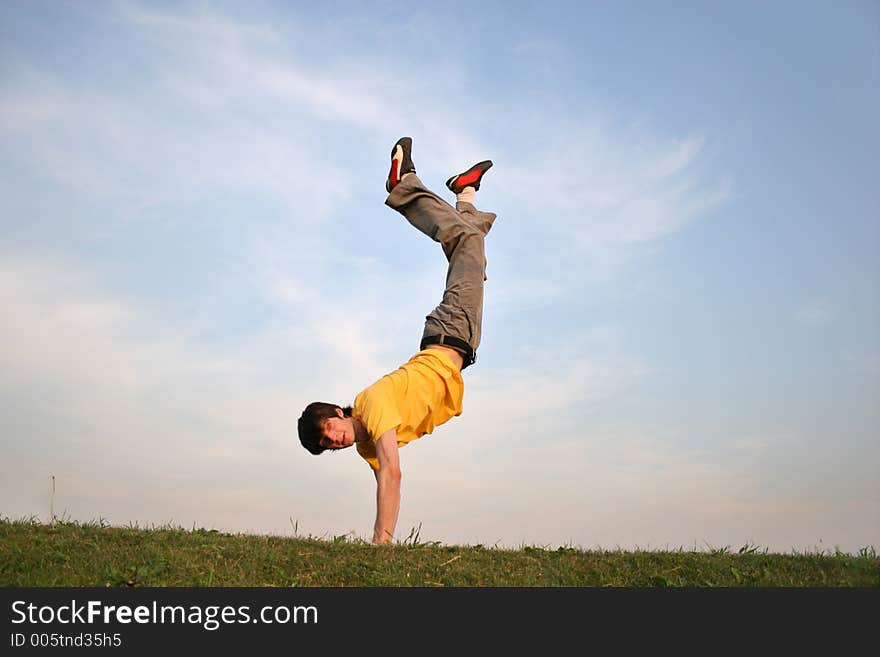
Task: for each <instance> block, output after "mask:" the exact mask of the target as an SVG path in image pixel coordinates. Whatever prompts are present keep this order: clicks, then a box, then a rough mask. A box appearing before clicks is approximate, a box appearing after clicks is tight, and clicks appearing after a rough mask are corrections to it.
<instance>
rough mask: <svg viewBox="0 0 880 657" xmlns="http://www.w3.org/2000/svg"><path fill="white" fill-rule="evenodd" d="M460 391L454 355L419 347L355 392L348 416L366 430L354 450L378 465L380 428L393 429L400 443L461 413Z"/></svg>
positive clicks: (459, 377) (426, 431)
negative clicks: (408, 357) (405, 360)
mask: <svg viewBox="0 0 880 657" xmlns="http://www.w3.org/2000/svg"><path fill="white" fill-rule="evenodd" d="M463 396H464V381H463V380H462V378H461V372H460V371H459V369H458V368H457V367H456V366H455V364H454V363H453V362H452V359H451V358H449V356H447V355H446V354H444V353H443V352H442V351H440V350H439V349H423V350H422V351H420V352H419V353H417V354H416V355H415V356H413V357H412V358H410V359H409V361H407V362H406V363H405V364H404V365H401V366H400V367H399V368H397V369H396V370H395V371H393V372H391V373H390V374H386V375H385V376H383V377H382V378H381V379H379V380H378V381H376V382H375V383H374V384H373V385H371V386H370V387H369V388H366V389H364V390H362V391H361V392H360V394H358V396H357V397H355V400H354V405H353V406H352V416H353V417H355V418H357V419H358V420H360V421H361V422H362V423H363V425H364V427H366V429H367V433H368V434H369V435H370V440H369V441H364V442H359V443H357V451H358V454H360V455H361V456H362V457H364V459H365V460H366V461H367V463H369V464H370V466H371V467H372V468H373V469H374V470H378V469H379V461H378V459H377V458H376V441H377V440H379V437H380V436H381V435H382V434H383V433H385V432H386V431H389V430H391V429H397V444H398V445H399V446H400V447H403V446H404V445H406V444H407V443H410V442H412V441H413V440H415V439H416V438H421V437H422V436H424V435H425V434H426V433H431V432H432V431H433V430H434V428H435V427H437V426H439V425H441V424H443V423H444V422H446V421H447V420H449V419H450V418H452V417H455V416H457V415H461V401H462V397H463Z"/></svg>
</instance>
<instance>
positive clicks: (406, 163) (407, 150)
mask: <svg viewBox="0 0 880 657" xmlns="http://www.w3.org/2000/svg"><path fill="white" fill-rule="evenodd" d="M415 172H416V167H415V165H414V164H413V162H412V137H401V138H400V139H398V140H397V143H396V144H394V148H392V149H391V171H389V172H388V180H386V181H385V190H386V191H387V192H388V193H389V194H390V193H391V190H392V189H394V188H395V187H397V183H399V182H400V180H401V178H403V176H404V175H405V174H407V173H415Z"/></svg>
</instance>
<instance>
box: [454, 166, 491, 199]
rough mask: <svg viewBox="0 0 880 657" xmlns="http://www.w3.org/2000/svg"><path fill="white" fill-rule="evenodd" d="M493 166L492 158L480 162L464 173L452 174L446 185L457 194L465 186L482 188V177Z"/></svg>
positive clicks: (475, 188) (476, 188)
mask: <svg viewBox="0 0 880 657" xmlns="http://www.w3.org/2000/svg"><path fill="white" fill-rule="evenodd" d="M491 166H492V160H484V161H482V162H478V163H477V164H475V165H474V166H472V167H471V168H470V169H468V170H467V171H465V172H464V173H460V174H458V175H457V176H452V178H450V179H449V180H447V181H446V186H447V187H448V188H449V189H450V191H452V192H453V193H455V194H460V193H461V191H462V190H463V189H464V188H465V187H473V188H474V190H475V191H476V190H478V189H479V188H480V179H481V178H482V177H483V174H484V173H486V172H487V171H488V170H489V168H490V167H491Z"/></svg>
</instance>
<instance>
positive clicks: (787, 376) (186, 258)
mask: <svg viewBox="0 0 880 657" xmlns="http://www.w3.org/2000/svg"><path fill="white" fill-rule="evenodd" d="M878 25H880V9H878V6H877V4H876V3H871V2H850V3H845V4H838V5H833V6H832V5H831V4H829V3H821V2H808V3H804V2H775V3H757V2H755V3H752V2H748V3H736V4H731V3H703V2H700V3H696V2H694V3H690V2H676V3H664V5H663V6H660V5H658V4H657V3H649V2H623V3H599V2H596V3H580V2H571V3H565V2H549V3H540V4H539V3H524V2H522V3H517V2H487V3H481V4H479V6H477V7H476V8H474V6H473V5H472V4H466V3H461V4H457V3H452V4H450V3H446V4H445V5H444V6H443V7H440V6H439V5H435V4H434V3H425V4H421V3H411V2H384V3H383V2H371V3H355V2H351V3H343V2H336V3H329V4H328V5H326V6H323V7H316V6H314V5H313V3H210V2H199V3H192V4H180V3H148V2H142V3H141V2H106V3H74V2H70V3H61V2H7V3H3V5H2V7H0V144H2V148H0V171H2V175H0V221H2V228H3V230H2V239H0V268H2V274H3V275H2V276H0V300H2V303H3V307H4V320H3V322H2V325H0V331H2V336H0V337H2V344H3V348H2V350H0V359H2V360H0V365H2V367H0V389H2V396H0V428H2V434H0V441H2V446H3V453H4V459H3V461H2V463H0V501H2V507H0V513H2V514H4V515H5V516H7V517H12V518H16V517H22V516H29V515H36V516H40V517H43V518H45V517H46V516H47V514H48V510H49V503H50V493H49V491H50V483H49V482H50V478H51V477H52V476H55V478H56V485H57V491H56V497H55V510H56V513H59V514H60V513H65V514H66V515H67V517H70V518H73V519H77V520H82V521H87V520H93V519H97V518H104V519H106V520H107V521H109V522H111V523H113V524H127V523H130V522H131V523H138V524H141V525H150V524H167V523H171V524H179V525H183V526H192V525H196V526H203V527H209V528H217V529H221V530H224V531H236V532H237V531H241V532H259V533H273V534H290V533H292V531H293V528H292V524H295V525H296V526H297V528H298V531H299V533H300V534H311V535H315V536H336V535H340V534H346V533H347V534H349V535H351V536H355V537H359V538H368V536H369V530H370V528H371V526H372V521H373V515H374V504H375V501H374V500H375V492H374V489H375V484H374V480H373V477H372V475H371V474H370V471H369V469H368V467H367V466H366V464H365V463H364V462H363V461H361V460H360V458H359V457H358V456H357V454H356V453H355V452H354V450H351V451H348V452H343V453H340V454H334V455H332V456H322V457H320V458H315V457H312V456H311V455H309V454H308V453H307V452H306V451H305V450H303V449H302V447H301V446H300V445H299V444H298V441H297V439H296V434H295V424H296V419H297V417H299V414H300V412H301V411H302V408H303V407H304V406H305V404H307V403H308V402H310V401H313V400H316V399H320V400H326V401H334V402H338V403H341V404H344V403H350V402H351V401H352V400H353V398H354V396H355V395H356V394H357V393H358V392H359V391H360V390H361V389H362V388H364V387H365V386H366V385H369V384H370V383H372V382H373V381H374V380H375V379H377V378H378V377H379V376H381V375H382V374H384V373H386V372H388V371H390V370H392V369H394V368H395V367H397V366H398V365H399V364H401V363H402V362H404V361H405V360H406V359H407V358H408V357H409V356H410V355H412V353H414V352H415V351H416V350H417V347H418V340H419V337H420V335H421V328H422V322H423V321H424V316H425V314H427V312H429V311H430V310H431V309H432V308H433V307H434V306H435V305H436V303H437V302H438V301H439V298H440V295H441V293H442V285H443V279H444V276H445V259H444V258H443V256H442V253H441V251H440V250H439V248H438V247H437V245H436V244H434V243H432V242H431V241H430V240H427V239H425V238H424V237H423V236H421V235H420V234H419V233H417V232H416V231H414V230H413V229H412V228H411V227H410V226H409V225H408V224H406V223H405V222H404V221H403V220H402V218H400V217H399V216H398V215H397V214H396V213H394V212H393V211H391V210H390V209H388V208H387V207H385V206H384V204H383V202H384V198H385V191H384V179H385V175H386V173H387V167H388V155H389V152H390V149H391V146H392V144H393V143H394V142H395V141H396V139H397V138H398V137H400V136H402V135H411V136H412V137H413V140H414V148H413V159H414V161H415V163H416V166H417V168H418V172H419V175H420V177H421V178H422V180H423V181H425V182H426V183H427V184H428V185H430V186H433V187H434V188H435V189H437V190H442V191H443V192H444V193H446V194H447V197H448V196H449V195H448V193H447V192H446V190H445V189H444V188H443V182H444V181H445V180H446V178H447V177H448V176H449V175H451V174H453V173H456V172H458V171H460V170H463V169H464V168H466V167H467V166H469V165H470V164H472V163H473V162H476V161H478V160H481V159H485V158H491V159H492V160H493V161H494V162H495V167H494V168H493V169H492V170H491V171H490V172H489V174H487V177H486V179H485V182H484V184H483V186H482V189H481V190H480V191H479V193H478V196H477V205H478V207H480V208H481V209H485V210H491V211H494V212H496V213H497V214H498V215H499V219H498V221H497V222H496V225H495V227H494V228H493V231H492V233H491V235H490V236H489V238H488V240H487V258H488V261H489V266H488V281H487V286H486V306H485V315H484V327H483V344H482V346H481V348H480V352H479V359H478V364H477V365H475V366H474V367H473V368H471V369H469V370H467V371H466V372H465V381H466V392H465V402H464V409H465V410H464V413H463V415H462V416H461V417H459V418H456V419H454V420H452V421H451V422H450V423H448V424H447V425H444V426H443V427H441V428H439V429H438V430H437V431H435V433H434V434H433V435H431V436H427V437H425V438H423V439H421V440H419V441H418V442H416V443H413V444H412V445H410V446H408V447H406V449H404V450H403V451H402V452H401V459H402V464H403V470H404V484H403V502H402V509H401V515H400V521H399V524H398V533H399V534H400V535H401V536H400V537H401V538H405V537H406V535H407V534H408V533H409V531H410V529H411V528H414V527H417V526H419V525H421V534H420V536H421V538H422V539H423V540H438V541H441V542H444V543H459V544H476V543H482V544H487V545H499V546H513V547H516V546H518V545H521V544H534V545H563V544H565V545H576V546H580V547H584V548H593V547H603V548H616V547H625V548H634V547H640V548H643V549H665V548H677V547H685V548H691V547H697V548H705V547H707V546H715V547H717V546H724V545H731V546H733V547H739V546H741V545H744V544H746V543H750V544H757V545H761V546H766V547H769V548H771V549H773V550H777V551H789V550H792V549H796V550H813V549H834V548H835V547H838V548H840V549H843V550H846V551H856V550H858V549H860V548H861V547H864V546H868V545H874V546H876V545H878V544H880V469H878V465H877V464H878V463H880V447H878V429H880V412H878V410H877V408H876V406H877V404H876V401H877V399H878V398H880V260H878V255H880V187H878V185H877V184H876V175H877V174H876V172H877V170H878V164H880V162H878V159H880V158H878V151H880V128H878V125H877V121H876V117H877V116H878V115H880V38H878ZM450 200H451V199H450Z"/></svg>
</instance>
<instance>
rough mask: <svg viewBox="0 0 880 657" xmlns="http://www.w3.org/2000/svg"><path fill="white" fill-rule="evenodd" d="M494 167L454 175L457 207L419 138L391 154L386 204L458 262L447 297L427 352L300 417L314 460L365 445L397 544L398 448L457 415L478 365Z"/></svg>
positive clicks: (382, 537)
mask: <svg viewBox="0 0 880 657" xmlns="http://www.w3.org/2000/svg"><path fill="white" fill-rule="evenodd" d="M491 166H492V162H491V161H490V160H485V161H483V162H479V163H477V164H475V165H474V166H472V167H471V168H470V169H468V170H467V171H465V172H463V173H460V174H458V175H455V176H452V177H451V178H450V179H449V180H447V181H446V186H447V187H448V188H449V190H450V191H452V192H453V193H454V194H455V195H456V204H455V208H453V207H452V206H451V205H449V204H448V203H447V202H446V201H444V200H443V199H441V198H440V197H439V196H437V195H436V194H434V192H432V191H430V190H429V189H428V188H427V187H425V185H424V184H423V183H422V181H421V180H419V178H418V177H417V176H416V168H415V165H414V164H413V161H412V139H411V138H409V137H403V138H401V139H399V140H398V141H397V143H396V144H395V145H394V148H392V149H391V170H390V172H389V174H388V180H387V181H386V183H385V189H386V190H387V191H388V198H387V199H385V204H386V205H388V206H389V207H391V208H393V209H394V210H397V211H398V212H399V213H400V214H402V215H403V216H404V217H406V219H407V220H408V221H409V222H410V223H411V224H412V225H413V226H415V227H416V228H417V229H418V230H420V231H421V232H423V233H424V234H425V235H427V236H428V237H430V238H431V239H433V240H435V241H437V242H439V243H440V245H441V246H442V247H443V252H444V253H445V254H446V258H447V260H448V261H449V269H448V271H447V274H446V291H445V292H444V294H443V300H442V301H441V303H440V305H439V306H437V307H436V308H435V309H434V310H433V311H432V312H431V314H430V315H428V316H427V317H426V318H425V320H426V321H425V329H424V333H423V335H422V341H421V345H420V347H419V349H420V351H419V352H418V353H417V354H416V355H415V356H413V357H412V358H411V359H410V360H409V361H408V362H407V363H405V364H404V365H402V366H401V367H400V368H398V369H397V370H395V371H394V372H391V373H390V374H386V375H385V376H383V377H382V378H381V379H379V380H378V381H376V382H375V383H374V384H373V385H371V386H369V387H368V388H366V389H364V390H363V391H361V392H360V394H358V395H357V397H355V400H354V404H353V406H346V407H340V406H338V405H336V404H328V403H325V402H313V403H311V404H309V405H308V406H307V407H306V409H305V410H304V411H303V414H302V416H301V417H300V418H299V422H298V430H299V438H300V442H302V444H303V446H304V447H305V448H306V449H307V450H308V451H309V452H311V453H312V454H321V453H322V452H324V451H325V450H328V449H334V450H335V449H345V448H346V447H351V446H352V445H356V446H357V451H358V453H359V454H360V455H361V456H362V457H363V458H364V459H365V460H366V461H367V463H369V464H370V467H372V469H373V472H374V474H375V476H376V522H375V524H374V526H373V542H374V543H377V544H379V543H386V542H388V541H391V540H392V539H393V538H394V529H395V527H396V525H397V517H398V513H399V511H400V480H401V472H400V459H399V456H398V449H399V448H400V447H402V446H404V445H406V444H408V443H410V442H411V441H413V440H416V439H417V438H420V437H421V436H424V435H425V434H429V433H431V432H432V431H433V430H434V428H435V427H437V426H439V425H441V424H443V423H444V422H446V421H447V420H449V419H450V418H452V417H455V416H457V415H461V411H462V397H463V395H464V382H463V380H462V377H461V371H462V370H464V369H465V368H466V367H468V366H469V365H471V364H473V362H474V361H475V359H476V354H477V347H479V345H480V328H481V323H482V317H483V282H484V281H485V279H486V257H485V252H484V247H483V239H484V238H485V236H486V234H487V233H488V232H489V229H490V228H491V227H492V222H493V221H495V214H493V213H491V212H480V211H479V210H477V209H476V208H475V207H474V195H475V193H476V191H477V190H478V189H480V181H481V180H482V177H483V174H485V173H486V171H488V170H489V168H490V167H491Z"/></svg>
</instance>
